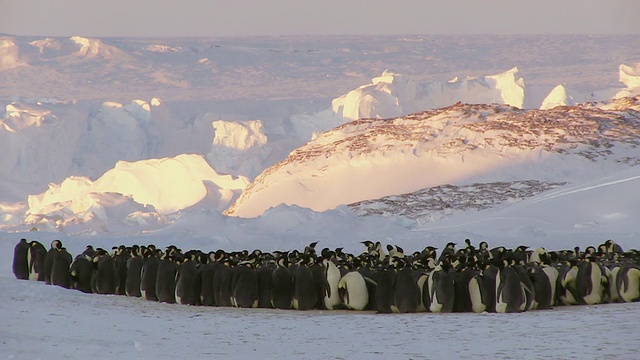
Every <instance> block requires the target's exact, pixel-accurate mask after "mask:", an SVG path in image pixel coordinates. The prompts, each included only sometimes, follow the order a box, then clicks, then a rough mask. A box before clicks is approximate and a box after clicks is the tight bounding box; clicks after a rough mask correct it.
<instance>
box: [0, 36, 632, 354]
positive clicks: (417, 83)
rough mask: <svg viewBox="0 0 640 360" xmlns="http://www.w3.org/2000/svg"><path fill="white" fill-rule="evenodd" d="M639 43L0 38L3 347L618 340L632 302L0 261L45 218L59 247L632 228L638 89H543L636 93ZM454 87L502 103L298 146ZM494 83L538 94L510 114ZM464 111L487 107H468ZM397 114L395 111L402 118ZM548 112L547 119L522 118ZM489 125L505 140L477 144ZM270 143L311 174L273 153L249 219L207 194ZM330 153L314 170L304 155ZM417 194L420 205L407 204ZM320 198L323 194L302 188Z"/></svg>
mask: <svg viewBox="0 0 640 360" xmlns="http://www.w3.org/2000/svg"><path fill="white" fill-rule="evenodd" d="M639 62H640V37H638V36H407V37H397V36H393V37H302V38H297V37H284V38H198V39H125V38H119V39H88V38H84V37H79V36H78V37H72V38H55V39H54V38H44V37H15V36H8V35H2V36H0V104H1V105H2V108H3V109H4V110H5V112H4V114H2V113H1V112H0V115H2V116H1V117H0V153H1V154H2V156H0V231H1V232H0V289H2V291H0V324H1V326H0V357H2V358H13V359H23V358H25V359H37V358H42V359H49V358H83V357H86V356H92V357H94V358H107V359H110V358H123V357H124V358H141V359H158V358H175V357H176V356H182V357H200V356H203V357H204V356H208V357H213V358H215V357H221V356H225V355H226V356H229V355H231V356H237V357H242V358H244V357H248V356H260V357H263V358H280V359H289V358H291V359H293V358H327V359H329V358H331V359H334V358H361V359H369V358H390V357H400V358H444V357H451V358H487V357H490V358H514V357H524V358H541V359H542V358H544V359H548V358H593V359H596V358H597V359H601V358H616V359H633V358H635V357H636V356H635V352H636V346H635V344H636V343H637V341H638V340H639V338H638V335H637V334H639V333H640V325H638V324H637V321H635V319H637V318H638V315H640V307H638V306H637V304H609V305H598V306H590V307H584V306H580V307H559V308H556V309H554V310H551V311H532V312H527V313H522V314H511V315H495V314H484V315H475V314H450V315H434V314H425V313H423V314H413V315H374V314H371V313H356V312H323V311H312V312H294V311H275V310H238V309H221V308H203V307H188V306H179V305H167V304H158V303H152V302H144V301H142V300H139V299H131V298H126V297H118V296H98V295H85V294H81V293H79V292H76V291H71V290H64V289H61V288H57V287H53V286H45V285H44V284H42V283H33V282H26V281H17V280H15V279H14V278H13V275H12V273H11V265H10V264H11V256H12V254H13V247H14V245H15V244H16V243H17V241H18V240H19V239H20V238H21V237H26V238H28V239H29V240H39V241H41V242H42V243H43V244H45V246H48V244H49V243H50V242H51V240H53V239H61V240H62V241H63V243H64V246H65V247H67V248H68V249H69V251H70V252H71V253H72V254H73V255H75V254H78V253H80V252H81V251H82V250H83V249H84V247H85V246H86V245H87V244H92V245H94V246H96V247H98V246H101V247H104V248H107V249H110V248H111V247H112V246H114V245H120V244H125V245H133V244H149V243H154V244H156V245H158V246H159V247H164V246H168V245H171V244H176V245H178V246H179V247H181V248H182V249H191V248H197V249H201V250H205V251H209V250H216V249H218V248H223V249H225V250H241V249H249V250H251V249H254V248H260V249H262V250H266V251H270V250H276V249H294V248H296V249H302V248H303V247H304V246H305V245H307V244H309V243H311V242H314V241H320V243H319V245H318V246H319V247H330V248H335V247H344V248H345V251H348V252H354V253H355V252H360V251H362V245H361V244H360V241H363V240H372V241H380V242H382V243H384V244H396V245H400V246H402V247H403V248H405V249H406V250H407V251H414V250H418V249H422V248H424V247H425V246H426V245H433V246H436V247H439V248H442V247H444V245H445V244H446V243H447V242H449V241H453V242H458V243H461V242H462V240H463V239H465V238H470V239H472V241H473V242H474V243H478V242H480V241H482V240H485V241H488V242H489V244H490V245H491V246H498V245H505V246H510V247H514V246H518V245H523V244H524V245H528V246H531V247H535V246H544V247H546V248H547V249H549V250H557V249H566V248H573V247H574V246H581V247H583V248H584V247H586V246H587V245H597V244H600V243H602V242H604V241H605V240H606V239H614V240H615V241H616V242H617V243H619V244H620V245H621V246H622V247H623V248H625V249H629V248H636V249H638V248H640V225H639V224H640V223H638V221H637V219H638V216H639V214H640V192H639V191H638V188H639V186H640V183H639V182H640V167H639V166H636V165H637V164H638V162H639V161H638V148H637V140H638V138H639V137H638V136H637V131H639V129H638V127H637V121H638V119H639V118H638V110H639V107H638V103H639V101H640V100H638V99H635V100H634V99H621V100H619V101H616V102H609V103H604V104H600V105H588V106H585V107H582V108H580V109H579V110H578V109H577V108H556V109H555V110H553V109H552V108H553V107H555V106H557V105H574V104H578V103H581V102H585V101H606V100H608V99H609V98H611V97H623V96H629V95H630V96H634V95H637V94H639V93H640V91H639V87H638V84H639V83H640V82H639V81H640V80H638V79H640V75H639V74H640V71H639V70H638V68H639V66H640V65H638V64H640V63H639ZM457 101H462V102H472V103H473V102H476V103H487V102H491V103H497V104H499V105H491V106H489V105H486V106H477V107H465V106H464V105H462V106H453V107H452V108H451V109H453V110H451V109H450V110H448V112H446V111H445V113H446V114H445V115H446V116H443V117H441V118H440V120H441V123H438V124H437V126H436V124H435V123H434V124H431V125H433V126H432V128H431V130H433V131H432V132H425V133H424V134H428V136H431V137H432V138H433V139H432V140H433V141H431V142H430V141H426V140H424V138H421V139H418V140H419V141H418V140H416V139H412V140H411V141H409V142H406V141H402V139H400V140H398V138H395V139H394V141H393V144H392V145H394V147H393V148H390V147H387V146H386V145H390V144H389V143H388V141H386V140H385V141H382V140H380V141H378V142H376V141H375V139H373V140H371V141H369V140H367V141H366V142H360V143H358V142H351V143H349V142H344V143H341V144H342V145H341V146H344V147H346V148H349V149H350V151H354V154H355V153H356V152H358V151H359V149H361V147H359V146H362V145H366V146H373V149H372V154H373V155H371V156H369V157H364V158H357V157H352V156H351V155H349V153H348V152H347V153H343V152H340V154H338V155H340V156H337V157H336V156H334V157H331V156H328V155H329V153H330V152H331V151H335V150H336V149H339V147H338V146H335V147H333V148H332V149H328V150H327V152H326V154H321V155H323V156H321V157H319V159H320V160H319V161H317V162H316V163H314V162H313V161H307V159H305V158H304V156H301V155H304V154H305V150H308V149H309V148H312V147H313V146H315V145H317V144H321V145H323V146H326V145H327V144H329V143H330V142H329V141H328V140H331V139H334V138H335V137H336V136H337V135H336V134H338V133H339V131H335V130H332V129H333V128H334V127H336V126H339V125H343V124H345V123H348V122H351V121H353V120H355V119H357V118H359V117H371V118H388V117H395V116H405V115H407V114H408V113H411V112H418V111H423V110H427V109H435V108H440V107H444V106H450V105H454V104H455V103H456V102H457ZM504 104H510V105H512V106H515V107H517V108H524V109H537V108H544V109H546V108H549V109H552V110H548V111H549V112H541V113H535V114H538V115H535V116H531V117H530V118H529V117H526V116H525V117H518V116H520V115H518V114H521V111H520V110H518V109H516V108H511V107H508V106H507V105H504ZM456 109H458V110H456ZM496 109H498V110H496ZM507 109H508V110H507ZM603 109H604V110H603ZM503 110H504V111H503ZM434 111H435V112H438V111H440V110H434ZM456 111H457V112H456ZM474 111H475V112H477V114H476V115H477V116H476V115H473V114H474ZM500 111H503V112H504V113H508V114H515V115H512V116H511V117H510V118H509V121H510V122H509V124H510V126H507V127H505V128H503V129H500V128H499V126H498V125H500V124H502V123H500V121H499V119H498V120H495V118H492V117H491V116H489V114H491V113H494V112H500ZM469 114H471V115H469ZM528 114H534V113H533V112H529V113H528ZM549 114H553V116H551V115H549ZM576 114H578V115H580V114H589V115H588V116H589V119H587V120H588V121H587V120H584V121H582V120H581V119H580V118H579V116H577V115H576ZM603 114H604V115H603ZM611 114H614V115H615V116H613V115H611ZM620 114H622V115H620ZM580 116H582V115H580ZM617 116H621V117H617ZM485 117H487V118H489V119H494V121H484V120H483V121H478V120H479V119H480V118H482V119H484V118H485ZM593 119H598V121H595V122H594V121H592V120H593ZM612 119H613V120H612ZM432 120H433V119H432ZM458 120H460V122H461V123H463V125H465V124H466V125H465V126H471V127H474V128H473V131H471V130H470V129H469V128H465V127H464V126H458V125H456V123H457V122H458ZM547 120H548V121H547ZM395 121H396V122H397V125H398V126H397V127H396V128H395V129H396V130H402V126H405V127H406V129H409V130H411V129H413V130H415V129H416V126H412V125H411V122H412V121H415V122H420V121H419V119H417V118H416V117H415V116H414V117H413V118H412V120H402V119H400V120H395ZM527 121H536V122H537V123H536V124H534V125H535V126H533V125H531V124H529V125H531V126H529V125H527V124H526V122H527ZM562 121H565V122H564V123H562ZM590 121H591V122H590ZM374 123H376V121H375V120H371V121H368V122H367V121H365V122H362V123H360V124H359V123H358V122H355V123H353V124H347V125H343V127H341V128H340V129H342V130H341V131H347V130H348V131H351V132H353V133H357V132H359V131H364V130H365V128H366V127H367V126H369V125H371V124H374ZM506 123H507V122H505V124H506ZM551 123H554V124H556V123H557V124H560V123H562V124H563V125H562V126H560V128H562V131H565V132H566V134H560V133H555V132H554V131H555V130H554V129H556V128H557V127H556V126H553V129H546V128H545V127H544V126H541V125H540V124H542V125H544V124H551ZM496 124H498V125H496ZM634 124H635V125H634ZM483 126H484V127H485V128H483ZM492 126H493V127H492ZM496 126H498V128H496ZM500 126H504V125H500ZM542 130H544V131H542ZM596 130H597V131H596ZM325 131H328V132H325ZM538 131H542V135H541V133H539V132H538ZM424 134H423V135H424ZM492 135H495V137H496V139H497V138H499V139H501V140H500V141H503V140H504V141H506V140H509V139H511V140H509V141H510V142H511V145H513V144H515V145H516V146H515V147H514V146H511V145H505V144H498V145H495V144H494V145H495V146H493V145H492V146H489V145H491V144H490V142H491V141H487V140H486V139H490V140H491V138H492ZM380 139H387V138H385V137H381V138H380ZM575 139H580V140H579V141H577V142H574V140H575ZM310 140H311V142H309V141H310ZM334 140H335V139H334ZM414 140H415V141H414ZM496 141H498V140H496ZM509 141H507V142H509ZM519 141H523V142H522V143H520V142H519ZM407 144H409V145H411V146H410V147H411V151H408V152H407V153H406V154H403V150H402V149H404V148H403V146H406V145H407ZM522 144H527V146H529V145H531V144H534V145H535V146H538V145H539V146H541V147H543V148H548V147H551V148H553V147H554V146H557V147H559V148H562V149H564V150H567V151H566V152H563V154H562V156H560V155H557V154H555V153H554V154H553V155H549V154H548V153H545V152H544V151H542V150H540V149H537V148H535V146H533V147H532V146H529V148H527V149H526V151H525V150H523V148H522V146H521V145H522ZM575 144H578V145H576V147H572V146H573V145H575ZM433 146H436V147H437V149H436V151H434V150H433V149H432V147H433ZM296 149H297V150H296ZM470 149H471V150H473V149H476V150H474V152H470V153H469V152H467V151H471V150H470ZM477 149H480V150H477ZM532 149H533V150H532ZM294 150H295V151H294ZM564 150H563V151H564ZM438 151H439V152H440V153H438ZM289 154H292V156H293V158H294V160H295V161H296V163H295V167H294V169H297V170H300V173H303V174H305V176H308V179H305V178H303V177H295V176H296V173H295V172H291V171H290V172H288V173H287V172H286V170H287V169H286V168H285V169H284V170H285V171H282V172H280V173H276V172H275V171H273V173H271V179H275V180H269V181H268V183H267V185H269V186H270V187H271V188H272V189H275V188H277V187H276V186H273V185H282V184H288V185H287V186H285V187H283V189H282V191H277V192H273V193H272V194H270V195H269V198H268V199H267V200H268V201H266V202H265V203H266V204H268V206H264V207H262V208H257V207H254V208H249V210H247V213H251V216H255V217H253V218H241V217H235V216H227V215H224V214H223V210H226V209H228V207H229V206H231V204H232V203H234V202H235V201H236V200H238V198H239V197H240V196H241V193H242V192H243V191H244V190H245V189H247V187H249V188H257V187H259V186H258V185H259V184H258V185H256V183H253V184H252V185H249V184H250V182H251V181H253V180H259V181H267V180H264V179H269V175H270V174H266V175H265V174H264V173H263V175H260V174H261V173H262V171H263V170H265V169H268V168H269V166H271V165H273V164H277V163H278V162H280V161H283V160H285V159H287V158H288V156H289ZM407 154H408V155H410V156H408V155H407ZM425 154H429V156H430V158H429V159H427V160H429V161H425V158H421V160H420V161H423V164H428V166H423V168H422V169H421V171H420V172H419V173H416V172H415V169H414V170H413V171H412V167H411V166H412V164H414V165H415V164H416V163H417V162H416V163H412V162H410V161H408V160H407V159H409V158H411V157H413V158H415V159H420V157H421V156H425ZM469 154H481V155H482V156H478V155H475V156H476V157H473V156H469ZM400 155H401V156H400ZM461 155H462V156H461ZM296 156H297V158H296ZM314 156H315V155H314ZM341 156H342V157H341ZM465 156H466V159H465ZM465 160H466V161H465ZM474 160H476V162H474ZM322 161H324V162H325V163H324V164H321V162H322ZM381 162H386V163H383V164H381ZM485 163H492V164H494V165H495V164H499V165H500V171H494V170H495V169H492V171H488V172H487V171H486V170H487V169H484V170H483V167H482V166H480V165H481V164H485ZM318 164H320V165H318ZM463 164H465V165H464V167H463ZM325 165H326V167H323V166H325ZM392 165H393V166H392ZM436 165H437V166H436ZM534 165H535V166H534ZM380 166H386V167H385V169H386V170H385V171H384V172H382V171H380V172H378V173H376V171H375V170H376V169H380V168H381V167H380ZM394 166H395V167H394ZM434 166H435V167H434ZM433 169H440V172H437V171H434V170H433ZM430 170H431V172H430ZM268 171H271V170H268ZM327 173H332V174H333V175H334V176H331V177H329V176H325V177H318V176H317V175H318V174H321V175H322V174H327ZM273 174H276V175H277V176H276V175H273ZM336 174H337V175H336ZM339 174H344V175H345V176H343V177H340V176H338V175H339ZM400 174H404V175H403V176H397V175H400ZM460 174H464V175H465V176H464V177H456V176H455V175H460ZM347 175H348V176H347ZM392 175H396V176H395V177H394V176H392ZM261 179H262V180H261ZM309 179H311V180H309ZM390 179H391V180H390ZM390 181H391V182H390ZM341 182H343V183H341ZM310 184H312V185H313V186H317V187H316V188H312V187H310V186H309V185H310ZM492 184H497V185H495V186H492ZM532 184H533V185H532ZM550 184H553V185H550ZM263 185H264V184H263ZM325 189H334V190H333V192H331V193H328V192H325ZM336 189H337V190H336ZM509 190H511V191H509ZM495 191H502V192H508V194H506V195H505V193H502V194H499V195H496V196H492V194H493V193H495ZM405 193H408V195H403V194H405ZM294 194H295V195H296V196H295V198H296V199H294V200H296V201H290V199H287V196H289V197H291V195H294ZM363 194H365V195H367V196H363ZM372 194H375V196H374V195H372ZM328 195H331V196H328ZM356 195H357V196H356ZM323 196H325V197H326V198H323ZM383 196H387V197H384V198H382V197H383ZM405 196H406V197H405ZM434 197H437V201H435V200H434ZM379 198H382V199H379ZM422 198H425V202H426V204H428V206H427V205H425V206H417V205H416V206H415V207H414V208H413V209H406V207H409V206H412V205H411V204H418V203H419V202H420V201H421V199H422ZM282 199H285V200H284V201H281V200H282ZM407 199H410V200H407ZM354 201H366V204H367V205H366V206H367V207H368V208H369V209H374V210H376V211H372V212H366V211H362V208H361V209H360V210H357V209H356V206H355V205H349V204H350V203H352V202H354ZM438 201H440V202H442V204H443V205H442V207H440V208H438V207H437V206H436V205H434V204H438ZM462 201H466V202H467V203H466V204H465V203H463V202H462ZM282 203H289V204H296V205H290V206H287V205H283V204H282ZM318 203H323V204H329V205H325V206H324V207H323V208H322V209H319V208H317V209H316V210H325V209H328V210H326V211H322V212H317V211H313V210H310V209H309V208H314V206H312V205H310V204H318ZM247 204H248V203H247ZM451 205H453V206H451ZM245 206H246V205H245ZM272 206H273V207H272ZM301 206H306V207H309V208H306V207H301ZM433 206H435V207H433ZM398 208H400V209H399V210H397V209H398ZM354 209H356V210H357V211H356V210H354ZM425 209H426V210H425ZM363 213H367V214H372V213H376V214H378V213H379V214H382V215H384V216H380V215H368V216H360V215H362V214H363ZM29 230H38V231H29Z"/></svg>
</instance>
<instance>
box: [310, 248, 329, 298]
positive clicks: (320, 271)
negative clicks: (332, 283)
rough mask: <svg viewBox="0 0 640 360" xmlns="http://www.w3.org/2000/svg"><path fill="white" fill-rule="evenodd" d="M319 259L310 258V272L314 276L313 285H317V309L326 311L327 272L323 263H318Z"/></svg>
mask: <svg viewBox="0 0 640 360" xmlns="http://www.w3.org/2000/svg"><path fill="white" fill-rule="evenodd" d="M318 260H319V258H317V257H315V256H312V257H310V258H309V270H311V275H312V276H313V284H314V285H315V292H316V304H315V306H314V308H315V309H324V284H325V275H324V273H325V271H324V265H323V264H322V262H320V261H318Z"/></svg>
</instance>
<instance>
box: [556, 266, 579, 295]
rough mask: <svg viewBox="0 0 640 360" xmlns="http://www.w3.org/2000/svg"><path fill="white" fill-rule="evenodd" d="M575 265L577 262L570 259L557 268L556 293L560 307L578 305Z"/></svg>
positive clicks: (576, 268) (576, 270)
mask: <svg viewBox="0 0 640 360" xmlns="http://www.w3.org/2000/svg"><path fill="white" fill-rule="evenodd" d="M577 264H578V262H577V260H575V259H571V260H569V261H568V262H564V263H560V264H559V266H558V280H557V282H556V293H557V294H558V300H560V303H561V304H562V305H576V304H577V303H578V299H579V296H578V291H577V288H576V279H577V276H578V265H577Z"/></svg>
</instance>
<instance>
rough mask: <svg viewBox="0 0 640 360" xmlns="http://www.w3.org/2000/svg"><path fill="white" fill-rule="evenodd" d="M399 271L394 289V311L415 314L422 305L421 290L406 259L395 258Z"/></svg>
mask: <svg viewBox="0 0 640 360" xmlns="http://www.w3.org/2000/svg"><path fill="white" fill-rule="evenodd" d="M393 259H394V260H393V261H394V263H395V267H396V269H399V270H398V273H397V275H396V279H395V285H394V287H393V305H394V307H393V308H392V310H394V311H397V312H399V313H414V312H416V311H418V307H419V305H420V288H419V287H418V281H417V279H416V276H415V274H414V271H413V269H412V268H411V266H410V265H409V264H407V263H406V261H405V260H404V259H401V258H398V257H397V256H394V257H393Z"/></svg>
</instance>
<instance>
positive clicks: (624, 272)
mask: <svg viewBox="0 0 640 360" xmlns="http://www.w3.org/2000/svg"><path fill="white" fill-rule="evenodd" d="M616 288H617V292H618V294H619V295H620V299H621V300H622V301H624V302H637V301H640V266H639V265H637V264H633V263H625V264H624V265H622V267H621V268H620V271H619V272H618V276H617V278H616Z"/></svg>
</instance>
